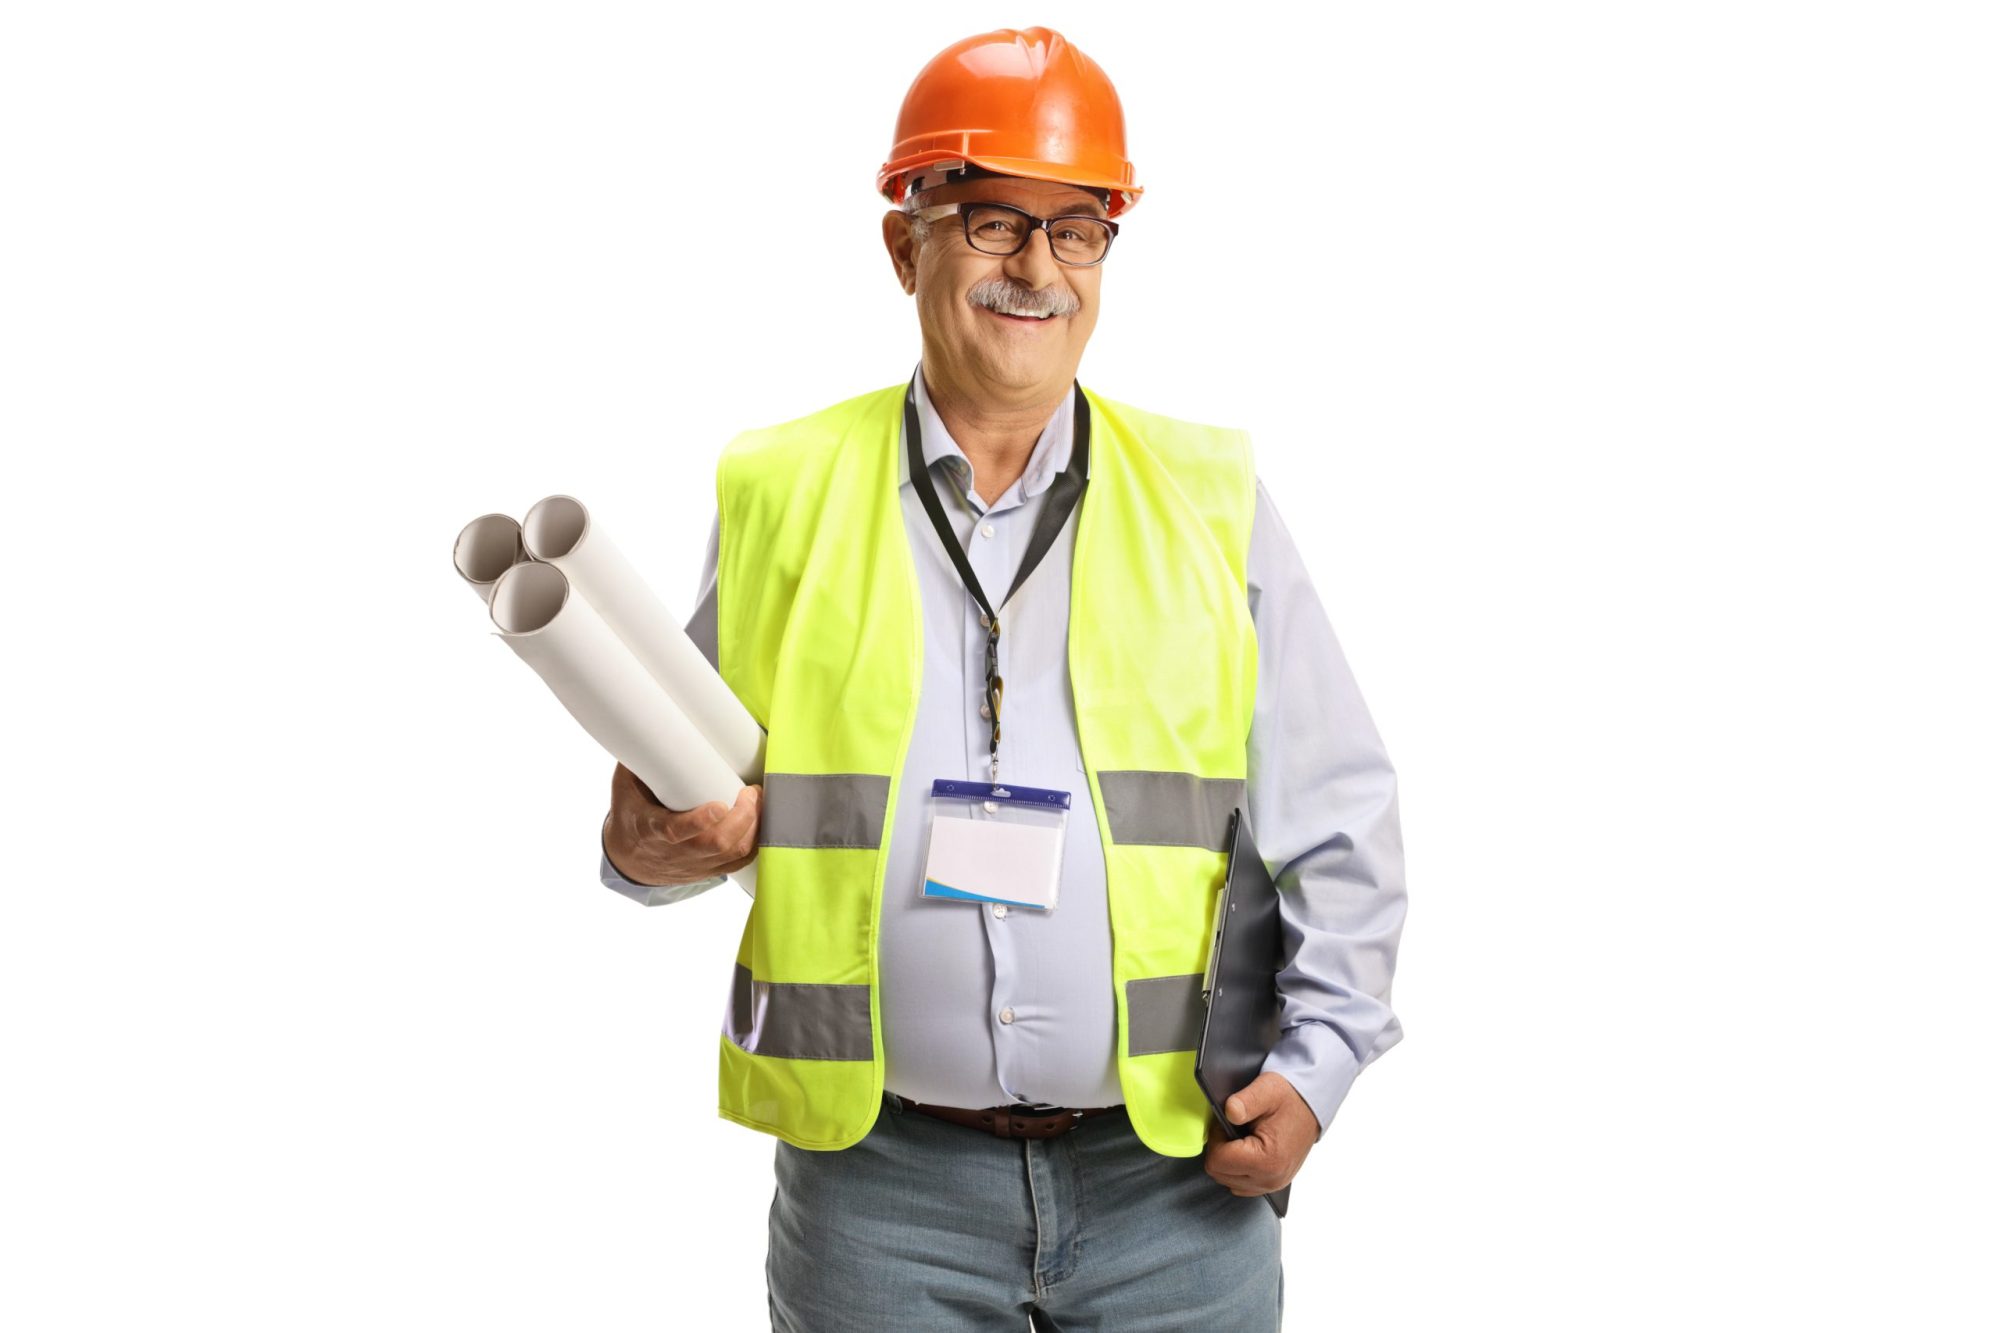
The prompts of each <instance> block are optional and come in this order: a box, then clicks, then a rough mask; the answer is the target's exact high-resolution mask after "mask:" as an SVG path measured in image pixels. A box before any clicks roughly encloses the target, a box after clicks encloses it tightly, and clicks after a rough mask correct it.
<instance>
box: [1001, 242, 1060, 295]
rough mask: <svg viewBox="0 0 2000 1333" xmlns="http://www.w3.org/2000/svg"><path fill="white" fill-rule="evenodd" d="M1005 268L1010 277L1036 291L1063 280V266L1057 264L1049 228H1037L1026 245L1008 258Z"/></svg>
mask: <svg viewBox="0 0 2000 1333" xmlns="http://www.w3.org/2000/svg"><path fill="white" fill-rule="evenodd" d="M1003 267H1004V268H1005V269H1006V272H1007V275H1008V276H1009V277H1012V278H1018V279H1019V280H1020V281H1022V282H1024V283H1026V284H1027V285H1028V286H1030V287H1032V288H1034V289H1035V290H1036V291H1040V290H1041V289H1042V288H1044V287H1047V286H1049V285H1050V284H1051V283H1058V282H1061V281H1062V280H1063V279H1062V265H1061V264H1058V263H1057V262H1056V250H1055V241H1054V240H1053V239H1052V238H1051V237H1050V236H1049V229H1048V228H1047V227H1037V228H1036V229H1035V233H1034V235H1032V236H1030V237H1028V243H1027V244H1026V245H1024V246H1022V247H1021V248H1020V249H1019V250H1016V251H1015V252H1014V253H1013V254H1011V255H1008V256H1007V262H1006V264H1005V265H1003Z"/></svg>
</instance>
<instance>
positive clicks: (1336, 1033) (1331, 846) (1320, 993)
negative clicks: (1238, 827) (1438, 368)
mask: <svg viewBox="0 0 2000 1333" xmlns="http://www.w3.org/2000/svg"><path fill="white" fill-rule="evenodd" d="M1247 575H1248V579H1247V581H1248V583H1249V596H1250V611H1251V617H1252V619H1253V620H1254V621H1255V623H1256V627H1257V649H1258V666H1257V703H1256V710H1255V713H1254V715H1253V718H1252V723H1251V730H1250V755H1249V780H1248V783H1247V793H1246V803H1247V805H1248V807H1249V815H1250V827H1251V830H1252V832H1253V834H1254V835H1255V837H1256V839H1257V846H1258V850H1259V851H1261V852H1262V853H1263V854H1264V857H1265V860H1266V862H1267V863H1268V864H1269V865H1270V867H1271V870H1272V876H1273V879H1274V880H1275V881H1276V883H1277V885H1278V905H1279V917H1280V920H1281V923H1282V930H1283V936H1284V956H1283V966H1282V968H1281V970H1280V971H1279V973H1278V994H1279V1012H1278V1024H1279V1038H1278V1043H1277V1045H1276V1046H1275V1047H1273V1048H1272V1051H1271V1054H1270V1056H1269V1057H1268V1058H1266V1060H1265V1061H1264V1066H1263V1068H1264V1070H1265V1071H1266V1072H1272V1073H1278V1074H1282V1075H1284V1076H1285V1078H1286V1079H1288V1080H1289V1081H1290V1082H1291V1083H1292V1085H1293V1086H1294V1087H1296V1088H1297V1089H1298V1090H1299V1093H1300V1095H1301V1096H1303V1097H1304V1098H1305V1100H1306V1104H1307V1105H1309V1106H1310V1107H1312V1110H1313V1114H1314V1116H1316V1117H1317V1118H1318V1120H1319V1126H1320V1133H1321V1134H1322V1135H1324V1134H1325V1133H1326V1129H1327V1126H1328V1125H1329V1124H1331V1123H1332V1120H1333V1116H1334V1112H1335V1111H1336V1110H1338V1109H1339V1106H1340V1104H1341V1101H1342V1100H1343V1099H1344V1098H1345V1097H1346V1096H1347V1090H1348V1088H1349V1087H1351V1086H1352V1085H1353V1083H1354V1079H1355V1077H1356V1075H1358V1074H1359V1073H1360V1072H1361V1070H1362V1069H1363V1068H1365V1067H1366V1066H1367V1065H1368V1064H1369V1063H1371V1062H1372V1061H1373V1060H1375V1059H1376V1058H1377V1057H1378V1056H1380V1055H1381V1054H1382V1053H1383V1052H1384V1051H1387V1050H1388V1049H1389V1048H1390V1047H1391V1046H1394V1045H1395V1044H1396V1043H1397V1042H1398V1041H1400V1040H1401V1039H1402V1035H1403V1029H1402V1024H1401V1023H1400V1022H1399V1021H1398V1020H1397V1018H1396V1015H1395V1013H1394V1011H1393V1010H1392V1009H1391V1008H1390V994H1389V992H1390V982H1391V979H1392V977H1393V976H1394V973H1395V967H1396V948H1397V944H1398V942H1399V940H1400V938H1401V935H1402V929H1403V917H1404V911H1405V892H1404V883H1403V839H1402V829H1401V824H1400V821H1399V818H1398V812H1397V800H1396V797H1397V793H1396V773H1395V769H1394V768H1393V767H1391V765H1390V763H1389V756H1388V754H1387V752H1386V751H1385V749H1384V748H1383V745H1382V738H1381V736H1380V735H1378V734H1377V732H1376V729H1375V724H1374V722H1373V720H1372V719H1371V718H1370V717H1369V715H1368V709H1367V706H1366V705H1365V704H1364V703H1363V702H1362V698H1361V691H1360V689H1359V688H1358V686H1357V685H1356V684H1355V680H1354V676H1353V673H1352V672H1351V671H1350V670H1349V669H1348V665H1347V659H1346V657H1345V655H1344V654H1343V653H1342V652H1341V649H1340V643H1339V641H1338V640H1337V639H1336V638H1335V636H1334V632H1333V626H1332V624H1331V623H1330V622H1329V621H1328V619H1327V616H1326V611H1325V609H1324V608H1323V607H1322V606H1321V604H1320V600H1319V596H1318V594H1317V593H1316V592H1315V591H1314V589H1313V586H1312V581H1311V579H1310V577H1309V576H1308V575H1307V573H1306V570H1305V565H1304V562H1303V561H1302V560H1301V558H1300V556H1299V552H1298V548H1297V546H1296V545H1295V544H1294V543H1293V541H1292V536H1291V534H1290V533H1289V532H1288V531H1287V530H1286V528H1285V525H1284V523H1283V522H1282V521H1281V520H1280V519H1279V517H1278V512H1277V507H1276V506H1275V504H1274V503H1273V502H1272V500H1271V497H1270V494H1269V493H1268V492H1267V491H1266V490H1265V489H1264V484H1263V482H1262V480H1261V479H1260V480H1259V481H1258V483H1257V508H1256V514H1255V518H1254V520H1253V523H1252V526H1251V538H1250V552H1249V558H1248V570H1247Z"/></svg>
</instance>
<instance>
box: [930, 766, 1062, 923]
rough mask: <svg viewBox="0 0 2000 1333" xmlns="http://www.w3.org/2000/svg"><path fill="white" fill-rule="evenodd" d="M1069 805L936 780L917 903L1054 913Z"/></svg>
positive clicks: (999, 786)
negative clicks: (943, 902) (920, 900)
mask: <svg viewBox="0 0 2000 1333" xmlns="http://www.w3.org/2000/svg"><path fill="white" fill-rule="evenodd" d="M1069 799H1070V794H1069V793H1068V792H1066V791H1059V790H1057V789H1055V788H1051V787H1017V786H1014V785H1012V784H1010V783H993V782H961V781H957V780H954V779H951V778H939V779H937V780H936V781H935V782H933V783H931V794H930V811H929V818H928V820H927V821H926V826H927V845H926V847H925V849H924V886H923V890H922V893H921V896H922V897H924V898H929V899H939V900H950V901H957V902H974V903H1005V904H1007V905H1008V906H1009V907H1032V908H1037V909H1039V910H1041V911H1044V912H1046V911H1052V910H1054V908H1055V905H1056V889H1057V888H1058V887H1059V885H1060V882H1061V879H1062V857H1063V835H1064V833H1065V832H1066V831H1067V830H1068V828H1069Z"/></svg>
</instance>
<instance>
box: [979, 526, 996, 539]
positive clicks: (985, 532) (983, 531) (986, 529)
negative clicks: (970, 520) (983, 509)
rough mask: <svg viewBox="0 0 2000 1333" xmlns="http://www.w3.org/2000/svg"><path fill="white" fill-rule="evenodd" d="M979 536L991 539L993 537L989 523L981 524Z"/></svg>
mask: <svg viewBox="0 0 2000 1333" xmlns="http://www.w3.org/2000/svg"><path fill="white" fill-rule="evenodd" d="M979 535H980V536H982V537H991V536H992V535H993V525H992V524H991V523H981V524H980V525H979Z"/></svg>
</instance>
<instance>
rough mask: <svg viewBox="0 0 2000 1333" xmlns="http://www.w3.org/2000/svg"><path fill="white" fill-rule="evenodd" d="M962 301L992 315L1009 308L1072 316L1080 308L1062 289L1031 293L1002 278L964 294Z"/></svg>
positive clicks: (1054, 288)
mask: <svg viewBox="0 0 2000 1333" xmlns="http://www.w3.org/2000/svg"><path fill="white" fill-rule="evenodd" d="M965 299H966V300H968V301H970V302H972V304H974V305H978V306H985V307H986V308H987V309H988V310H992V311H998V310H1000V309H1001V308H1002V307H1005V306H1012V307H1013V308H1014V309H1016V310H1025V311H1027V312H1029V313H1030V314H1035V315H1040V314H1045V313H1046V314H1049V315H1058V316H1060V315H1074V314H1075V313H1076V312H1077V311H1079V310H1081V309H1082V308H1083V302H1081V301H1079V300H1078V299H1077V297H1076V293H1075V292H1072V291H1070V290H1069V289H1068V288H1066V287H1046V288H1043V289H1042V290H1041V291H1035V290H1034V289H1033V288H1030V287H1023V286H1021V285H1020V284H1019V283H1017V282H1013V281H1010V280H1009V279H1006V278H988V279H987V280H986V281H984V282H982V283H979V284H978V285H976V286H974V287H973V288H972V290H971V291H969V292H967V293H966V294H965Z"/></svg>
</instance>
